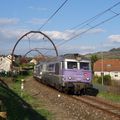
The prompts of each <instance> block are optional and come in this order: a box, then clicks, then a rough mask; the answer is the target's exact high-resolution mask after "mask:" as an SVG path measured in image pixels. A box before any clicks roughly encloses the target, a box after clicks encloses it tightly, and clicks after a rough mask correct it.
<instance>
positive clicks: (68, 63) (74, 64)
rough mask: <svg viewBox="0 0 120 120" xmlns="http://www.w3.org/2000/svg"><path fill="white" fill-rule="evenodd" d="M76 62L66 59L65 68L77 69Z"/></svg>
mask: <svg viewBox="0 0 120 120" xmlns="http://www.w3.org/2000/svg"><path fill="white" fill-rule="evenodd" d="M77 68H78V67H77V62H71V61H68V62H67V69H77Z"/></svg>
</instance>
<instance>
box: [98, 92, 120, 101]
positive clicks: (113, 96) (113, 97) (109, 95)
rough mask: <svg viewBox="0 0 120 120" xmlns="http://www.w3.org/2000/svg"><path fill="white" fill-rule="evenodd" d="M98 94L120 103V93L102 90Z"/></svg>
mask: <svg viewBox="0 0 120 120" xmlns="http://www.w3.org/2000/svg"><path fill="white" fill-rule="evenodd" d="M97 96H98V97H102V98H104V99H107V100H110V101H112V102H115V103H120V95H116V94H113V93H109V92H100V93H99V94H98V95H97Z"/></svg>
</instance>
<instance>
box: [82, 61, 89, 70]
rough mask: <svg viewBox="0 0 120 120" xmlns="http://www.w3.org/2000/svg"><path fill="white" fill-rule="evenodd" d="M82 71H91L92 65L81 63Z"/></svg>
mask: <svg viewBox="0 0 120 120" xmlns="http://www.w3.org/2000/svg"><path fill="white" fill-rule="evenodd" d="M80 69H83V70H90V64H89V62H80Z"/></svg>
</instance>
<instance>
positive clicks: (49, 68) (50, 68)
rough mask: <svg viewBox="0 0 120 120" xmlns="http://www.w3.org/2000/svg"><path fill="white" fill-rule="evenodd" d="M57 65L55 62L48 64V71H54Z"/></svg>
mask: <svg viewBox="0 0 120 120" xmlns="http://www.w3.org/2000/svg"><path fill="white" fill-rule="evenodd" d="M54 69H55V66H54V64H50V65H48V71H51V72H54Z"/></svg>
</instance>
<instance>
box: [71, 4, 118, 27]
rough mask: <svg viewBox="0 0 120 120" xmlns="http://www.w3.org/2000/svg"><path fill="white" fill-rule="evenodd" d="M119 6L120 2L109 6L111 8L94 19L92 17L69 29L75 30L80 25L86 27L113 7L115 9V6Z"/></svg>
mask: <svg viewBox="0 0 120 120" xmlns="http://www.w3.org/2000/svg"><path fill="white" fill-rule="evenodd" d="M119 4H120V2H118V3H116V4H114V5H113V6H111V7H110V8H108V9H106V10H105V11H103V12H101V13H99V14H97V15H95V16H94V17H92V18H90V19H88V20H86V21H84V22H82V23H80V24H78V25H76V26H75V27H72V28H71V29H75V28H77V27H79V26H81V25H84V24H85V26H86V25H88V24H89V23H91V22H93V21H94V20H96V19H97V18H99V17H100V16H102V15H103V14H105V13H106V12H108V11H110V10H112V9H113V8H114V7H116V6H117V5H119Z"/></svg>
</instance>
